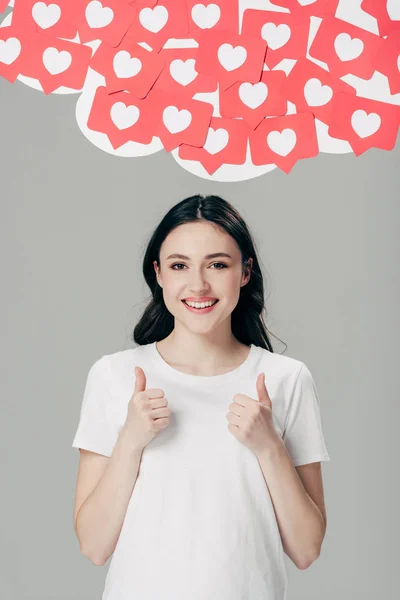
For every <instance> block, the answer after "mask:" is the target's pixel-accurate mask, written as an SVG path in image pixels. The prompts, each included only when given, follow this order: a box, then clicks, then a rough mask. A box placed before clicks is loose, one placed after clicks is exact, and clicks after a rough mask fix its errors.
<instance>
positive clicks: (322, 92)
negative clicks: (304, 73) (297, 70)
mask: <svg viewBox="0 0 400 600" xmlns="http://www.w3.org/2000/svg"><path fill="white" fill-rule="evenodd" d="M332 96H333V90H332V88H331V87H329V85H322V83H321V81H320V80H319V79H316V78H315V77H313V78H312V79H309V80H308V81H307V83H306V85H305V86H304V97H305V99H306V101H307V104H308V106H324V104H328V102H329V101H330V100H332Z"/></svg>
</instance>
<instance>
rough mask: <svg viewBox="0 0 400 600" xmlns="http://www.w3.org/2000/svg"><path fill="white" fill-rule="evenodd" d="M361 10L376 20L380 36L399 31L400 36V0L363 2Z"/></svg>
mask: <svg viewBox="0 0 400 600" xmlns="http://www.w3.org/2000/svg"><path fill="white" fill-rule="evenodd" d="M361 8H362V9H363V10H365V12H367V13H369V14H370V15H372V16H373V17H375V18H376V20H377V21H378V28H379V34H380V35H382V36H383V35H388V34H389V33H391V32H393V31H397V32H398V35H399V36H400V2H399V0H363V2H362V3H361Z"/></svg>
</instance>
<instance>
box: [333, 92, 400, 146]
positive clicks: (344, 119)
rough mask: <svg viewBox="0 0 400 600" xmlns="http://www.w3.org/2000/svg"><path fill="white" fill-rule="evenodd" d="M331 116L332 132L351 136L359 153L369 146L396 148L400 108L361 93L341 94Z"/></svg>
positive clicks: (344, 137)
mask: <svg viewBox="0 0 400 600" xmlns="http://www.w3.org/2000/svg"><path fill="white" fill-rule="evenodd" d="M331 119H332V120H331V123H330V125H329V130H328V131H329V135H331V136H332V137H335V138H339V139H343V140H347V141H348V142H349V144H350V146H351V147H352V149H353V152H354V153H355V154H356V156H359V155H360V154H362V153H363V152H365V151H366V150H368V149H369V148H381V149H382V150H392V149H393V148H394V146H395V144H396V138H397V132H398V129H399V125H400V108H399V107H398V106H394V105H390V104H386V103H384V102H377V101H376V100H369V99H366V98H360V97H359V96H354V95H349V94H337V95H336V96H335V98H334V102H333V105H332V116H331Z"/></svg>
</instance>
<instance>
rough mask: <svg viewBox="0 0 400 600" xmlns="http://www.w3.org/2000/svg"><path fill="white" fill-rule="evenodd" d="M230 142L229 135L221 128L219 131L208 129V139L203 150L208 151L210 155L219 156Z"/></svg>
mask: <svg viewBox="0 0 400 600" xmlns="http://www.w3.org/2000/svg"><path fill="white" fill-rule="evenodd" d="M228 142H229V133H228V132H227V131H226V129H223V128H222V127H220V128H219V129H213V128H212V127H209V128H208V134H207V139H206V141H205V144H204V146H203V148H204V149H205V150H207V152H208V153H209V154H218V152H221V150H223V149H224V148H225V147H226V146H227V144H228Z"/></svg>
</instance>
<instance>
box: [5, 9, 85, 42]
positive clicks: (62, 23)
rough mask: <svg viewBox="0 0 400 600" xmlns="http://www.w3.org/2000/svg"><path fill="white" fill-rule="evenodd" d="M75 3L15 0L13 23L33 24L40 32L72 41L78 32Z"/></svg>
mask: <svg viewBox="0 0 400 600" xmlns="http://www.w3.org/2000/svg"><path fill="white" fill-rule="evenodd" d="M76 10H77V6H76V4H75V2H71V1H70V0H47V1H46V2H41V1H38V0H22V1H21V0H16V2H15V6H14V11H13V17H12V18H13V23H14V22H15V21H20V20H23V21H27V22H31V23H34V24H35V26H36V27H37V28H38V30H39V32H40V31H45V32H46V33H49V34H51V35H54V36H56V37H60V38H66V39H73V38H74V37H75V36H76V34H77V31H78V28H77V25H76Z"/></svg>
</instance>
